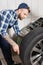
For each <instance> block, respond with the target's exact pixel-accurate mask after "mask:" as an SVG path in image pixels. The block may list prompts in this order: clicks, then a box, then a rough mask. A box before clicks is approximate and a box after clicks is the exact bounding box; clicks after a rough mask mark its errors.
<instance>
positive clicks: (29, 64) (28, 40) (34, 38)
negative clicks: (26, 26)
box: [20, 27, 43, 65]
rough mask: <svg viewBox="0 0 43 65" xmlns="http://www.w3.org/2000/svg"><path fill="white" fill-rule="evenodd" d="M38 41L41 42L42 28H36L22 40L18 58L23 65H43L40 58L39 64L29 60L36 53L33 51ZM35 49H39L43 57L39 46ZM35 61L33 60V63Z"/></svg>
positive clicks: (42, 49)
mask: <svg viewBox="0 0 43 65" xmlns="http://www.w3.org/2000/svg"><path fill="white" fill-rule="evenodd" d="M40 40H42V41H43V27H39V28H36V29H35V30H33V31H31V32H30V33H28V34H27V35H26V36H25V37H24V38H23V40H22V43H21V45H20V58H21V59H22V61H23V63H24V65H43V64H42V62H43V60H42V58H41V59H40V61H41V62H40V61H38V62H36V63H35V64H34V62H33V60H31V58H32V54H33V56H34V55H35V54H36V52H35V51H33V49H34V48H35V47H36V46H37V45H38V42H39V41H40ZM42 41H41V42H42ZM41 44H42V43H41ZM41 44H40V45H41ZM42 45H43V44H42ZM37 48H39V50H40V49H41V52H40V54H41V56H42V57H43V48H41V47H39V46H38V47H37ZM38 53H39V52H38ZM38 57H39V56H38ZM35 59H37V58H35ZM35 59H34V61H35Z"/></svg>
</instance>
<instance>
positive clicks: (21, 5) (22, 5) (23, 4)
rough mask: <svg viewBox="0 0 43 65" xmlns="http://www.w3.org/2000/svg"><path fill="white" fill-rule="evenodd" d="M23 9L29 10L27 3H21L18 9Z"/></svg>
mask: <svg viewBox="0 0 43 65" xmlns="http://www.w3.org/2000/svg"><path fill="white" fill-rule="evenodd" d="M21 8H24V9H28V8H29V7H28V5H27V4H26V3H21V4H20V5H19V6H18V9H21Z"/></svg>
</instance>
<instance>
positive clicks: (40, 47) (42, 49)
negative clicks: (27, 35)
mask: <svg viewBox="0 0 43 65" xmlns="http://www.w3.org/2000/svg"><path fill="white" fill-rule="evenodd" d="M30 61H31V64H32V65H43V39H41V40H40V41H38V42H37V43H36V45H35V46H34V47H33V49H32V51H31V53H30Z"/></svg>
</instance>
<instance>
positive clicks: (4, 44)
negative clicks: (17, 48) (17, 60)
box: [0, 35, 14, 65]
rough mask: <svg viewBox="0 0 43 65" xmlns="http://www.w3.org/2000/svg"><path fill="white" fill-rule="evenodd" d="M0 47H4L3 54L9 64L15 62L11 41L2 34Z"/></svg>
mask: <svg viewBox="0 0 43 65" xmlns="http://www.w3.org/2000/svg"><path fill="white" fill-rule="evenodd" d="M0 48H1V49H2V52H3V55H4V57H5V60H6V62H7V64H8V65H12V64H13V62H14V61H13V60H12V55H11V54H12V53H11V46H10V45H9V43H8V42H7V41H6V40H5V39H4V38H3V37H2V36H1V35H0Z"/></svg>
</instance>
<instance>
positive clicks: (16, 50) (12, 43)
mask: <svg viewBox="0 0 43 65" xmlns="http://www.w3.org/2000/svg"><path fill="white" fill-rule="evenodd" d="M4 38H5V39H6V41H8V42H9V44H10V45H11V47H12V48H13V50H14V52H16V53H17V54H19V53H20V51H19V46H18V44H16V42H15V41H13V40H12V39H11V38H10V37H9V35H8V34H7V35H6V36H4Z"/></svg>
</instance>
